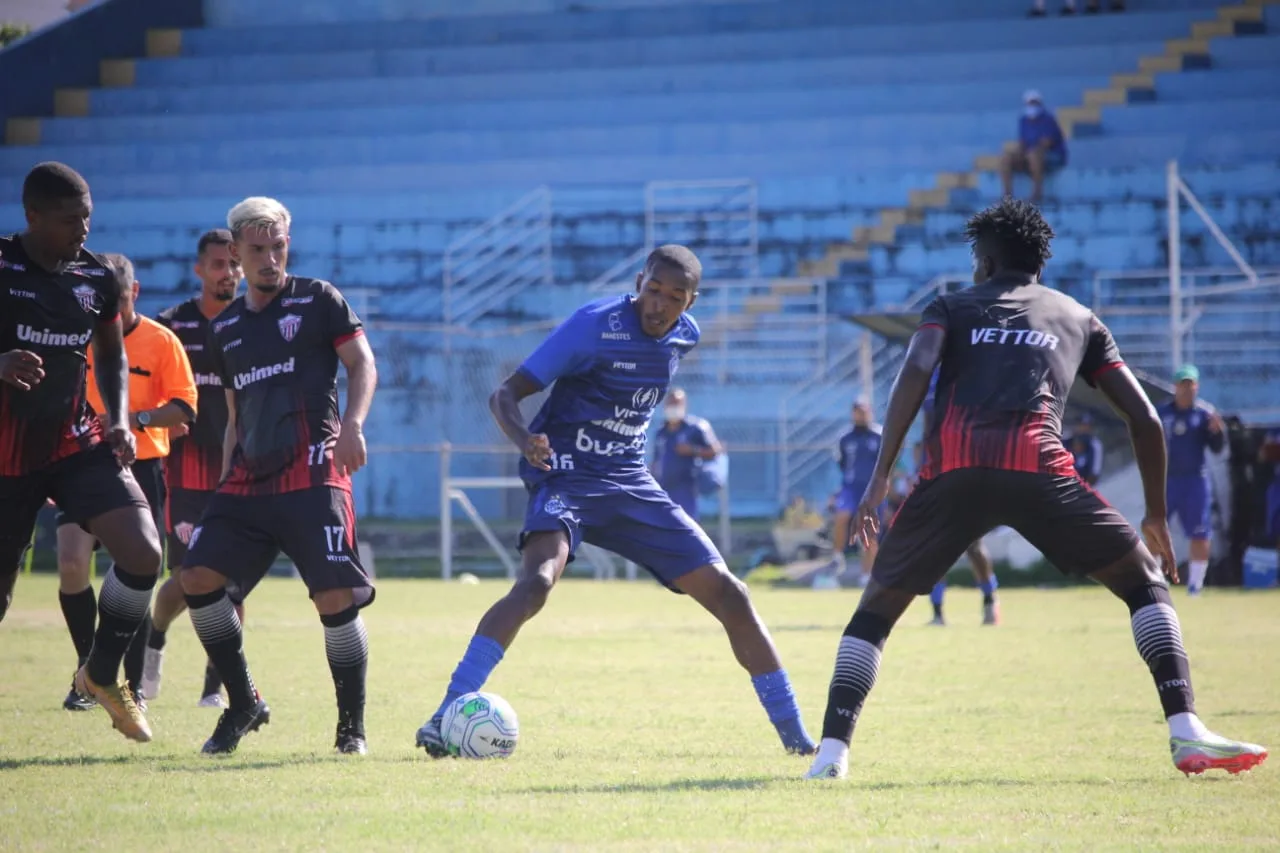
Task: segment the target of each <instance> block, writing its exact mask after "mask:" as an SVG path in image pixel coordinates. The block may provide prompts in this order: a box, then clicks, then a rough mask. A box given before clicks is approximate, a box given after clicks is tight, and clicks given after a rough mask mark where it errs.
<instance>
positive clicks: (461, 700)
mask: <svg viewBox="0 0 1280 853" xmlns="http://www.w3.org/2000/svg"><path fill="white" fill-rule="evenodd" d="M440 733H441V735H442V736H443V737H444V744H445V747H446V748H447V749H448V750H449V754H450V755H454V756H457V757H458V758H506V757H507V756H508V755H510V754H511V753H513V752H515V749H516V741H517V740H518V739H519V737H520V724H519V723H518V722H517V721H516V712H515V711H514V710H513V709H512V708H511V706H510V705H509V704H507V700H506V699H503V698H502V697H501V696H499V695H497V694H496V693H467V694H465V695H463V696H459V697H458V698H457V699H456V700H455V701H454V703H453V704H452V705H450V706H449V707H448V708H447V709H445V712H444V719H442V720H441V721H440Z"/></svg>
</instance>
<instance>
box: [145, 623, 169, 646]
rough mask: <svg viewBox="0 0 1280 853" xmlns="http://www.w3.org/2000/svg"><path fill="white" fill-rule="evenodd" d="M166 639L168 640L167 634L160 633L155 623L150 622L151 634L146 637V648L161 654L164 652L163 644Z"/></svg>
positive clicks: (166, 632) (164, 632)
mask: <svg viewBox="0 0 1280 853" xmlns="http://www.w3.org/2000/svg"><path fill="white" fill-rule="evenodd" d="M167 639H169V632H168V631H161V630H160V629H159V628H157V627H156V623H155V622H154V621H151V634H150V635H149V636H148V637H147V648H149V649H155V650H156V651H158V652H162V651H164V642H165V640H167Z"/></svg>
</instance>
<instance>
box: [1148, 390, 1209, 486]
mask: <svg viewBox="0 0 1280 853" xmlns="http://www.w3.org/2000/svg"><path fill="white" fill-rule="evenodd" d="M1157 411H1158V412H1159V413H1160V420H1161V421H1163V422H1164V437H1165V441H1166V442H1167V444H1168V447H1169V476H1170V477H1196V476H1204V475H1205V473H1206V467H1205V462H1206V460H1205V451H1211V452H1213V453H1217V452H1219V451H1220V450H1222V446H1223V442H1224V441H1225V438H1226V437H1225V436H1224V435H1222V433H1215V432H1213V431H1212V430H1210V429H1209V413H1208V412H1207V411H1206V410H1204V409H1202V408H1200V407H1199V406H1195V407H1193V408H1190V409H1179V408H1178V406H1177V404H1176V403H1175V402H1174V401H1173V400H1169V401H1168V402H1166V403H1163V404H1161V405H1160V406H1159V407H1157Z"/></svg>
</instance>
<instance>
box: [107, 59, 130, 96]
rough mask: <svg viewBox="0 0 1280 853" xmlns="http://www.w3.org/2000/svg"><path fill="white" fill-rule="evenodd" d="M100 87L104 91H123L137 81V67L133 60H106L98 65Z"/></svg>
mask: <svg viewBox="0 0 1280 853" xmlns="http://www.w3.org/2000/svg"><path fill="white" fill-rule="evenodd" d="M98 77H99V81H100V82H99V85H101V86H102V87H103V88H104V89H123V88H128V87H129V86H132V85H133V84H134V83H135V82H136V81H137V65H136V63H135V62H134V61H133V60H132V59H104V60H102V61H101V62H100V63H98Z"/></svg>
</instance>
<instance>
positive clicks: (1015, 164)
mask: <svg viewBox="0 0 1280 853" xmlns="http://www.w3.org/2000/svg"><path fill="white" fill-rule="evenodd" d="M1026 169H1027V158H1026V157H1025V156H1023V153H1022V151H1021V150H1018V151H1006V152H1005V153H1004V154H1003V155H1002V156H1001V157H1000V186H1001V188H1002V189H1003V191H1004V194H1005V195H1009V196H1011V195H1013V173H1014V172H1025V171H1026Z"/></svg>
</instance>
